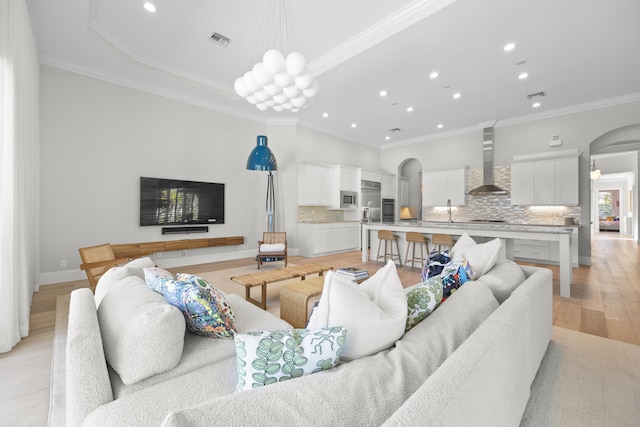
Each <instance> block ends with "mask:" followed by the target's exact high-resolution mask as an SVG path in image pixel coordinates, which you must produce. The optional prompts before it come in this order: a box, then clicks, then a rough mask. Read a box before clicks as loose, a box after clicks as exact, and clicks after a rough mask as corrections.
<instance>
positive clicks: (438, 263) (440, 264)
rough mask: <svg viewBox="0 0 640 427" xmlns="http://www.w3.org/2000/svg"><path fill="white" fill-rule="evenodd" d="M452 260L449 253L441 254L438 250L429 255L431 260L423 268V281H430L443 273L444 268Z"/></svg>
mask: <svg viewBox="0 0 640 427" xmlns="http://www.w3.org/2000/svg"><path fill="white" fill-rule="evenodd" d="M450 260H451V258H450V257H449V251H444V252H443V253H439V252H438V251H437V250H435V249H434V250H432V251H431V253H430V254H429V259H427V262H426V263H425V264H424V266H423V267H422V281H423V282H424V281H425V280H427V279H430V278H431V277H433V276H436V275H438V274H440V273H442V270H443V269H444V266H445V265H446V264H447V263H448V262H449V261H450Z"/></svg>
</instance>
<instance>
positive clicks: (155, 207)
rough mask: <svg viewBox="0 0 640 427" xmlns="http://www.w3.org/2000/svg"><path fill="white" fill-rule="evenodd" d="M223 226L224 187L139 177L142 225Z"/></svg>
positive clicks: (195, 182)
mask: <svg viewBox="0 0 640 427" xmlns="http://www.w3.org/2000/svg"><path fill="white" fill-rule="evenodd" d="M185 224H224V184H217V183H212V182H197V181H180V180H176V179H163V178H146V177H140V225H143V226H144V225H185Z"/></svg>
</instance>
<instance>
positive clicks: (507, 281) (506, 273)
mask: <svg viewBox="0 0 640 427" xmlns="http://www.w3.org/2000/svg"><path fill="white" fill-rule="evenodd" d="M525 279H526V277H525V275H524V272H523V271H522V269H521V268H520V266H519V265H518V264H516V263H515V262H513V261H510V260H508V259H503V260H501V261H500V262H497V263H496V265H495V266H494V267H493V268H492V269H491V270H489V272H487V274H485V275H484V276H482V277H480V278H479V279H478V281H479V282H483V283H484V284H486V285H487V287H488V288H489V289H491V291H492V292H493V294H494V295H495V297H496V299H497V300H498V302H499V303H500V304H502V303H503V302H504V301H505V300H506V299H507V298H509V296H510V295H511V292H513V291H514V290H515V289H516V288H517V287H518V286H520V284H521V283H522V282H524V281H525Z"/></svg>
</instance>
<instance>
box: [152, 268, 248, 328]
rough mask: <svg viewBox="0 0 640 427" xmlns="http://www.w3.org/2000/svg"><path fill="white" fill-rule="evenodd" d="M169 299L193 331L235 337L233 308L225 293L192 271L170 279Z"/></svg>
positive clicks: (165, 294) (167, 286)
mask: <svg viewBox="0 0 640 427" xmlns="http://www.w3.org/2000/svg"><path fill="white" fill-rule="evenodd" d="M164 297H165V299H166V300H167V302H168V303H169V304H171V305H173V306H174V307H177V308H178V309H179V310H180V311H182V314H183V315H184V318H185V320H186V322H187V328H188V329H189V330H190V331H191V332H193V333H194V334H198V335H202V336H206V337H212V338H233V336H234V335H235V333H236V327H235V317H234V315H233V310H232V309H231V306H229V303H228V302H227V301H226V299H225V297H224V294H222V292H220V291H219V290H218V289H216V288H215V287H214V286H212V285H211V284H210V283H209V282H207V281H206V280H204V279H202V278H200V277H198V276H193V275H190V274H178V275H177V276H176V279H175V280H170V281H167V282H166V284H165V289H164Z"/></svg>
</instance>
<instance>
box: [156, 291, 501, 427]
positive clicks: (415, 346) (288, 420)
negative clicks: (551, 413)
mask: <svg viewBox="0 0 640 427" xmlns="http://www.w3.org/2000/svg"><path fill="white" fill-rule="evenodd" d="M496 308H498V302H497V301H496V300H495V298H494V296H493V294H492V293H491V291H490V290H489V289H488V288H487V287H486V286H484V285H483V284H481V283H475V282H470V283H469V284H466V285H465V286H462V287H461V288H460V289H459V290H458V291H457V292H456V293H454V294H453V295H452V296H451V298H449V300H447V302H446V303H444V304H443V305H442V306H441V307H440V308H438V309H437V310H436V311H434V312H433V313H432V314H431V315H430V316H429V317H428V318H426V319H425V320H424V321H422V322H421V323H419V324H418V325H417V326H416V327H414V328H413V329H411V330H410V331H409V332H407V333H406V334H404V336H403V337H402V339H400V340H398V341H397V342H396V344H395V347H393V348H391V349H389V350H383V351H381V352H379V353H377V354H374V355H372V356H369V357H364V358H361V359H357V360H353V361H350V362H348V363H344V364H341V365H338V366H337V367H336V368H334V369H332V370H330V371H326V372H320V373H317V374H314V375H309V376H304V377H301V378H297V379H295V380H292V381H284V382H279V383H277V384H273V385H270V386H269V387H259V388H256V389H253V390H247V391H243V392H242V393H234V394H233V395H227V396H222V397H220V398H217V399H213V400H210V401H207V402H203V403H202V404H200V405H197V406H193V407H190V408H185V409H182V410H180V411H176V412H173V413H170V414H169V415H168V416H167V418H166V419H165V421H164V423H163V424H162V425H163V426H164V427H174V426H175V427H177V426H185V425H193V426H196V425H205V423H204V422H203V420H216V423H217V424H219V425H252V424H255V422H256V420H258V419H262V420H268V424H269V425H326V426H332V425H362V426H373V425H381V424H382V423H383V422H384V421H385V420H386V419H388V418H389V417H390V416H391V415H392V414H393V413H394V412H395V411H396V410H397V409H398V408H399V407H400V406H401V405H402V404H403V403H404V402H405V401H406V400H407V399H408V398H409V397H410V396H411V395H412V394H413V393H414V392H415V391H416V390H417V389H418V388H419V387H420V385H421V384H423V383H424V381H425V380H426V379H427V378H428V377H429V376H430V375H431V374H432V373H433V372H434V371H435V370H436V369H438V367H439V366H440V365H441V364H442V363H443V361H444V360H446V358H447V357H448V356H449V355H450V354H451V353H453V352H454V351H455V350H456V349H457V348H458V347H459V346H460V345H461V344H462V343H463V342H464V341H465V340H466V339H467V338H468V337H469V336H470V335H471V334H472V333H473V332H474V331H475V330H476V329H477V327H478V326H480V325H481V324H482V323H483V322H484V321H485V319H487V318H488V317H489V316H490V315H491V313H492V312H493V311H494V310H495V309H496ZM348 334H349V332H347V335H348ZM345 396H349V398H345ZM353 396H355V397H353ZM352 397H353V398H352ZM319 402H321V404H319Z"/></svg>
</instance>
